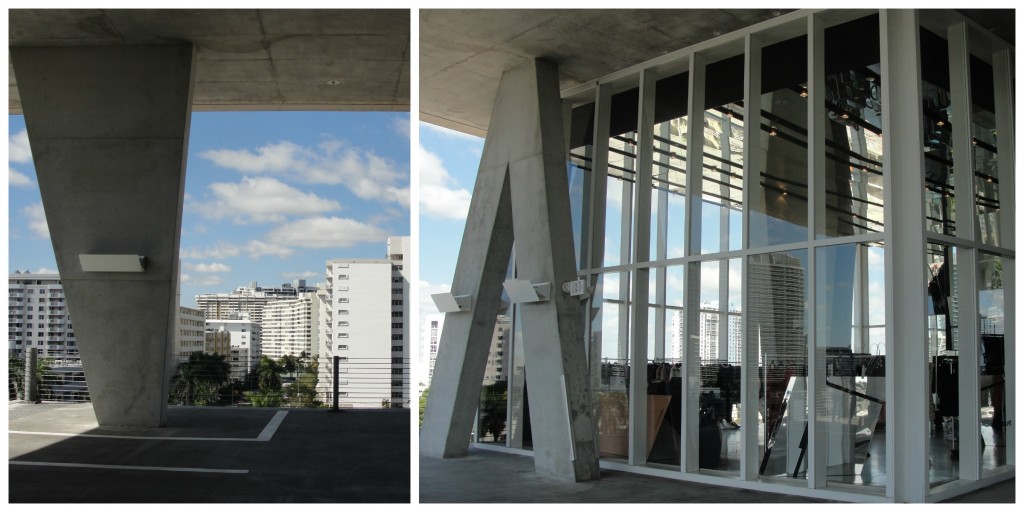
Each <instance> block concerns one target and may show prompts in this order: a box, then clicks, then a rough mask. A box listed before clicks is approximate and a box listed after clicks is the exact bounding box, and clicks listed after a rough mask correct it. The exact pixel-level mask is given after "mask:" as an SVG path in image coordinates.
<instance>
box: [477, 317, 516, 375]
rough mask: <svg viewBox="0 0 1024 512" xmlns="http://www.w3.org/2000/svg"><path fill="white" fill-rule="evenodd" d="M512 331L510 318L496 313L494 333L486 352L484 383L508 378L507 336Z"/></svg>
mask: <svg viewBox="0 0 1024 512" xmlns="http://www.w3.org/2000/svg"><path fill="white" fill-rule="evenodd" d="M511 332H512V319H511V318H509V317H507V316H505V315H498V319H497V321H496V322H495V323H494V335H493V336H491V348H490V350H489V352H488V353H487V367H486V369H485V370H484V385H487V384H493V383H495V382H497V381H500V380H508V364H506V363H507V362H508V357H509V356H508V355H506V352H507V351H506V350H505V347H506V346H508V336H509V334H510V333H511Z"/></svg>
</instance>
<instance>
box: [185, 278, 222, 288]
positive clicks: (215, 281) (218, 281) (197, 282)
mask: <svg viewBox="0 0 1024 512" xmlns="http://www.w3.org/2000/svg"><path fill="white" fill-rule="evenodd" d="M189 284H191V285H194V286H219V285H222V284H224V278H223V277H221V276H202V277H199V278H195V279H192V280H191V281H190V282H189Z"/></svg>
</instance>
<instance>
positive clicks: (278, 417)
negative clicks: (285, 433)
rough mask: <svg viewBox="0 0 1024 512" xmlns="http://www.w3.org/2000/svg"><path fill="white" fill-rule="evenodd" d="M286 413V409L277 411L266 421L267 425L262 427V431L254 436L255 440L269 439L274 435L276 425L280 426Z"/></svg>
mask: <svg viewBox="0 0 1024 512" xmlns="http://www.w3.org/2000/svg"><path fill="white" fill-rule="evenodd" d="M287 415H288V411H277V414H275V415H274V417H273V418H270V421H269V422H268V423H267V426H265V427H263V432H260V435H259V436H258V437H257V438H256V440H257V441H270V439H271V438H273V437H274V433H275V432H277V427H280V426H281V422H282V421H284V417H285V416H287Z"/></svg>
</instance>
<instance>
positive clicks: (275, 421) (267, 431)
mask: <svg viewBox="0 0 1024 512" xmlns="http://www.w3.org/2000/svg"><path fill="white" fill-rule="evenodd" d="M287 415H288V411H277V413H276V414H274V417H273V418H270V421H269V422H267V425H266V426H265V427H263V431H262V432H260V435H259V436H257V437H256V438H251V437H167V436H119V435H114V434H74V433H67V432H33V431H30V430H9V431H8V432H7V433H8V434H19V435H25V436H55V437H93V438H99V439H138V440H143V441H231V442H249V443H252V442H262V443H265V442H267V441H270V440H271V439H273V437H274V433H276V432H277V428H278V427H280V426H281V422H283V421H284V417H285V416H287Z"/></svg>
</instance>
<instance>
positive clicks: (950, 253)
mask: <svg viewBox="0 0 1024 512" xmlns="http://www.w3.org/2000/svg"><path fill="white" fill-rule="evenodd" d="M957 252H958V249H957V248H956V247H951V246H946V245H938V244H928V253H927V256H928V268H927V269H926V271H927V272H928V290H926V291H925V292H926V293H927V294H928V363H929V389H930V390H931V401H930V402H929V406H930V410H931V421H930V422H929V425H927V426H926V428H925V431H926V432H930V433H931V435H930V437H929V445H928V447H929V452H930V455H931V456H930V457H929V461H930V463H931V465H930V467H929V469H928V481H929V483H930V484H931V485H932V486H936V485H939V484H943V483H946V482H949V481H952V480H957V479H959V478H960V463H959V452H960V395H959V393H960V376H959V372H958V369H959V351H958V347H959V346H960V343H959V342H960V340H959V333H958V329H957V317H958V315H959V312H960V304H959V302H960V295H959V288H960V286H959V280H958V274H959V269H958V268H957Z"/></svg>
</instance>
